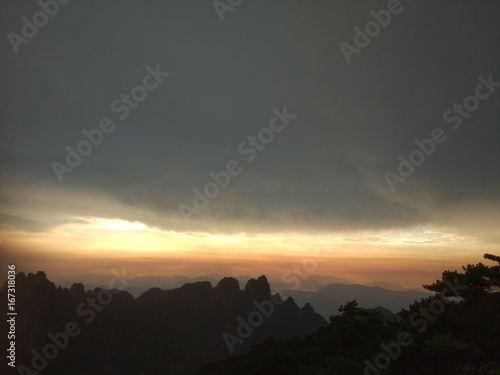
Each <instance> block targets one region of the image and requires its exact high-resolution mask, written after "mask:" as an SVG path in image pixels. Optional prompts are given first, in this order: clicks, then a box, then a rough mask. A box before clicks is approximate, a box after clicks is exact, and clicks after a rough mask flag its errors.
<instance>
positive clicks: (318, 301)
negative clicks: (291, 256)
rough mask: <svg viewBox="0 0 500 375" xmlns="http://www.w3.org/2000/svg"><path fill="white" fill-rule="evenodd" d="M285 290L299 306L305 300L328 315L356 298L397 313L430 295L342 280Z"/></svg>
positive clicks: (368, 306)
mask: <svg viewBox="0 0 500 375" xmlns="http://www.w3.org/2000/svg"><path fill="white" fill-rule="evenodd" d="M283 293H284V295H286V296H291V297H292V298H293V299H294V300H295V301H296V302H297V304H298V305H299V306H302V305H304V304H306V303H309V304H311V305H312V306H313V307H314V309H315V310H316V311H317V312H318V313H320V314H321V315H323V317H325V318H328V317H329V316H331V315H337V314H338V311H337V310H338V308H339V307H340V305H341V304H344V303H345V301H349V300H353V299H355V300H356V301H357V302H358V303H359V306H360V307H363V308H368V309H370V308H376V307H380V306H382V307H384V308H386V309H389V310H390V311H391V312H392V313H397V312H399V311H400V310H401V309H402V308H407V307H408V305H409V304H410V303H413V302H414V301H415V300H420V299H421V298H426V297H428V296H429V295H430V294H429V293H424V292H419V291H416V290H407V291H394V290H389V289H385V288H382V287H379V286H366V285H360V284H351V285H347V284H339V283H333V284H329V285H326V286H324V287H323V288H321V289H319V290H317V291H315V292H309V291H300V290H284V291H283Z"/></svg>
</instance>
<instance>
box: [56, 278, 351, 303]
mask: <svg viewBox="0 0 500 375" xmlns="http://www.w3.org/2000/svg"><path fill="white" fill-rule="evenodd" d="M223 277H224V276H221V275H213V274H212V275H202V276H185V275H174V276H156V275H148V276H134V277H133V278H132V279H131V280H128V284H127V291H128V292H129V293H130V294H132V295H133V296H134V297H139V296H140V295H141V294H142V293H144V292H145V291H147V290H149V289H151V288H154V287H159V288H162V289H173V288H179V287H181V286H182V285H184V284H187V283H194V282H198V281H210V282H211V283H212V284H214V285H215V284H217V282H218V281H219V280H221V279H222V278H223ZM233 277H234V278H235V279H237V280H238V281H239V282H240V284H241V285H245V284H246V283H247V282H248V280H250V279H251V278H252V277H250V276H248V275H238V276H233ZM303 277H304V279H301V278H299V277H298V276H288V277H284V278H273V279H270V280H269V283H270V284H271V285H272V287H273V289H274V290H284V289H294V288H295V287H297V288H298V289H300V290H310V291H313V290H317V289H320V288H322V287H324V286H325V285H328V284H331V283H340V284H352V282H351V281H349V280H347V279H343V278H340V277H335V276H331V275H305V276H303ZM74 279H76V280H82V283H83V285H84V286H85V288H87V289H94V288H103V287H106V285H107V283H108V282H109V275H107V274H106V275H104V274H79V275H75V276H74ZM53 281H54V283H55V284H56V285H61V286H62V287H66V288H69V287H71V285H72V284H73V281H70V280H67V279H62V278H61V279H54V280H53Z"/></svg>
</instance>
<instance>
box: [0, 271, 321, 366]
mask: <svg viewBox="0 0 500 375" xmlns="http://www.w3.org/2000/svg"><path fill="white" fill-rule="evenodd" d="M0 296H1V298H3V300H4V301H6V300H7V283H5V284H4V286H3V287H2V289H1V291H0ZM16 312H17V314H18V315H17V316H16V344H15V345H16V366H20V365H23V366H25V367H23V368H22V369H21V370H19V372H16V371H15V370H13V373H21V374H30V375H32V374H36V372H38V371H40V372H41V371H44V370H46V371H44V372H43V373H47V374H54V375H58V374H68V373H71V374H75V375H80V374H96V375H99V374H106V375H108V374H162V375H163V374H165V375H167V374H194V373H195V372H196V371H197V370H198V369H199V368H200V367H201V366H202V365H203V364H204V363H207V362H209V361H215V360H219V359H223V358H224V357H227V356H228V355H230V353H231V352H232V353H234V354H241V353H245V352H246V351H247V349H248V348H249V347H250V346H252V345H255V344H257V343H259V342H263V341H265V340H266V339H269V338H273V339H274V340H278V341H280V340H284V339H287V338H291V337H302V336H305V335H306V334H309V333H312V332H314V331H316V330H317V329H318V328H319V327H321V326H325V325H326V321H325V319H323V317H321V316H320V315H319V314H317V313H315V312H314V310H313V308H312V307H311V306H310V305H309V304H306V305H305V306H304V307H303V308H299V307H298V306H297V304H296V303H295V302H294V300H293V299H292V298H287V299H286V300H283V299H281V297H280V296H279V295H271V292H270V286H269V283H268V281H267V279H266V277H265V276H261V277H259V278H258V279H250V280H248V282H247V283H246V285H245V287H244V289H243V290H241V289H240V285H239V282H238V280H236V279H234V278H223V279H222V280H220V281H219V282H218V283H217V285H216V286H215V287H214V286H212V283H211V282H209V281H201V282H194V283H188V284H184V285H183V286H181V287H179V288H174V289H170V290H164V289H160V288H152V289H149V290H147V291H146V292H144V293H142V294H141V296H140V297H138V298H134V297H133V296H132V295H131V294H130V293H128V292H126V291H120V290H117V289H114V290H111V291H110V290H105V289H100V288H95V289H94V290H92V291H90V290H85V288H84V286H83V284H81V283H76V284H73V285H72V286H71V287H70V288H62V287H56V286H55V284H54V283H53V282H51V281H49V280H48V279H47V277H46V275H45V273H44V272H38V273H36V274H32V273H29V274H27V275H26V274H24V273H22V272H20V273H19V274H18V275H17V276H16ZM0 315H1V318H2V319H4V320H3V321H4V322H5V321H7V318H8V316H7V311H6V304H3V305H2V307H1V310H0ZM5 343H6V340H1V345H0V349H1V350H4V352H6V351H7V349H8V348H7V347H5ZM54 345H57V347H56V346H54ZM32 350H34V352H33V351H32ZM54 351H55V355H54ZM49 358H50V359H49Z"/></svg>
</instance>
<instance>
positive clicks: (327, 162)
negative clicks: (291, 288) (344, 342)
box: [0, 0, 500, 286]
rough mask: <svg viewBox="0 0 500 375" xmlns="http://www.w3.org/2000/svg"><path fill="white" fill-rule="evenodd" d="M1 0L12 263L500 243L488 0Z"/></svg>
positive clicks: (368, 256) (111, 262)
mask: <svg viewBox="0 0 500 375" xmlns="http://www.w3.org/2000/svg"><path fill="white" fill-rule="evenodd" d="M44 1H45V0H44ZM61 2H62V3H64V1H62V0H61ZM43 4H48V5H43ZM231 4H232V5H231ZM1 7H2V11H1V12H0V28H1V33H0V34H1V36H2V41H1V43H0V55H1V59H0V64H1V65H0V85H1V86H0V88H1V90H0V103H1V107H0V241H1V243H0V256H1V259H0V266H1V267H2V269H4V270H6V265H7V264H16V266H17V269H18V271H25V272H36V271H38V270H44V271H45V272H47V274H48V277H49V278H51V277H54V278H56V277H71V275H77V274H82V273H101V274H106V273H110V270H112V269H115V268H116V269H119V268H122V267H126V268H127V272H128V273H129V274H135V275H176V274H184V275H204V274H219V275H242V274H249V275H252V276H259V275H261V274H266V275H273V276H274V277H281V276H282V275H283V274H284V273H286V272H287V271H288V270H290V269H296V268H294V267H296V266H297V265H298V266H299V267H302V268H301V269H302V272H306V273H307V272H309V273H314V274H322V275H326V274H331V275H335V276H337V277H344V278H347V279H349V280H351V281H354V282H360V283H367V282H371V281H375V280H383V281H387V282H394V283H398V284H401V285H405V286H414V285H421V284H423V283H429V282H432V281H434V280H435V279H436V278H438V277H439V276H440V274H441V272H442V271H444V270H445V269H458V268H460V267H461V265H463V264H468V263H477V262H479V261H481V260H482V255H483V254H484V253H495V252H496V254H498V253H499V244H500V231H499V230H498V228H499V227H500V216H499V215H498V212H500V127H499V125H500V105H499V104H500V83H499V82H500V64H499V56H500V53H499V52H500V43H498V42H499V40H500V23H498V19H499V18H500V3H499V2H498V1H494V0H484V1H480V2H479V1H478V2H475V1H440V2H435V1H411V0H405V1H401V2H397V1H394V0H392V1H389V2H387V1H358V2H355V3H354V2H333V1H320V0H318V1H290V0H287V1H284V0H283V1H278V0H276V1H249V0H244V1H238V0H231V1H229V0H228V1H213V2H212V1H195V0H182V1H181V0H179V1H159V0H158V1H156V0H155V1H148V2H142V1H131V0H120V1H118V0H112V1H105V2H104V1H96V0H89V1H68V2H67V3H66V4H60V3H55V2H54V1H49V0H46V1H45V2H43V1H42V2H35V1H27V0H6V1H4V2H3V3H2V6H1ZM43 9H46V10H43ZM47 13H49V15H47ZM377 20H378V21H377ZM37 25H38V26H37ZM91 142H92V143H91ZM319 249H322V250H319ZM307 265H309V266H307ZM308 267H309V268H308ZM304 268H307V270H308V271H305V270H304ZM294 272H295V271H294ZM0 273H1V274H2V279H4V278H5V277H6V276H5V275H6V271H5V272H0ZM75 281H84V280H75Z"/></svg>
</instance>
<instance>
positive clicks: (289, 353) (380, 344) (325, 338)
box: [199, 254, 500, 375]
mask: <svg viewBox="0 0 500 375" xmlns="http://www.w3.org/2000/svg"><path fill="white" fill-rule="evenodd" d="M484 258H485V259H488V260H490V261H494V262H496V264H495V265H493V266H486V265H484V264H482V263H479V264H476V265H470V264H469V265H467V267H463V271H464V272H463V273H459V272H457V271H444V272H443V274H442V278H441V280H436V282H435V283H434V284H431V285H426V286H425V288H426V289H427V290H430V291H434V292H435V294H434V295H430V296H429V295H428V296H427V298H425V299H422V300H420V301H415V302H414V303H412V304H411V305H410V306H409V307H408V309H403V310H401V311H400V312H399V313H398V319H397V320H393V321H391V322H387V321H386V322H384V319H383V318H382V316H381V315H380V312H381V311H382V312H383V311H384V309H383V308H380V307H379V308H375V309H363V308H360V307H359V306H358V303H357V301H356V300H354V301H351V302H347V303H346V304H343V305H342V306H341V307H340V308H339V310H338V312H339V314H338V315H335V316H332V317H331V318H330V319H329V320H330V324H329V325H328V326H327V327H321V328H320V329H319V330H318V331H317V332H314V333H313V334H311V335H308V336H306V337H304V338H292V339H288V340H285V341H282V342H275V341H273V340H267V341H265V342H263V343H261V344H258V345H256V346H255V347H252V348H250V350H249V351H248V353H247V354H245V355H240V356H232V357H229V358H226V359H225V360H223V361H221V362H218V363H210V364H207V365H205V366H204V367H203V368H202V370H201V371H200V374H199V375H255V374H259V375H309V374H310V375H326V374H328V375H352V374H365V375H381V374H389V375H414V374H419V375H436V374H439V375H457V374H461V375H466V374H468V375H494V374H500V256H495V255H491V254H485V255H484ZM344 287H345V286H344ZM353 287H354V289H352V290H354V291H355V290H358V289H359V290H363V289H362V288H359V287H360V286H359V285H358V286H353ZM335 288H337V287H336V286H335ZM335 288H333V289H335ZM364 288H367V287H364ZM326 289H327V290H331V289H332V287H327V288H326ZM371 289H373V290H375V291H376V288H371ZM457 295H460V298H455V299H451V298H449V297H452V296H457ZM385 312H386V313H390V312H388V311H387V310H385Z"/></svg>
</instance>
